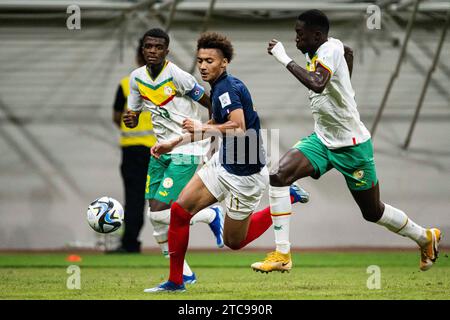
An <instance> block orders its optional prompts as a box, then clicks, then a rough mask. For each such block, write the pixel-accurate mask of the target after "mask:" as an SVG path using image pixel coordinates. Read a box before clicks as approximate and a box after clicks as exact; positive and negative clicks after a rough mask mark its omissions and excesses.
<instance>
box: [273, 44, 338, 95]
mask: <svg viewBox="0 0 450 320" xmlns="http://www.w3.org/2000/svg"><path fill="white" fill-rule="evenodd" d="M267 51H268V53H269V54H270V55H273V56H274V57H275V59H277V60H278V61H279V62H280V63H281V64H283V65H284V66H285V67H286V68H287V69H288V70H289V71H290V72H291V73H292V74H293V75H294V76H295V77H296V78H297V79H298V80H299V81H300V82H301V83H303V85H304V86H305V87H307V88H308V89H310V90H312V91H314V92H316V93H322V92H323V90H325V87H326V85H327V83H328V81H329V80H330V76H331V74H330V71H329V70H328V69H326V68H324V67H323V66H322V65H321V64H318V65H317V68H316V71H314V72H312V71H308V70H306V69H305V68H302V67H300V66H299V65H298V64H297V63H296V62H295V61H294V60H292V59H291V58H289V56H288V55H287V54H286V51H285V50H284V47H283V44H282V43H281V42H278V41H277V40H271V41H270V42H269V47H268V48H267Z"/></svg>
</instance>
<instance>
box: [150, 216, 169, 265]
mask: <svg viewBox="0 0 450 320" xmlns="http://www.w3.org/2000/svg"><path fill="white" fill-rule="evenodd" d="M147 216H148V217H149V219H150V222H151V223H152V225H153V236H154V237H155V240H156V242H157V243H158V245H159V247H160V248H161V252H162V254H163V255H164V256H165V257H166V258H168V257H169V243H168V232H169V223H170V209H166V210H162V211H150V209H149V210H148V213H147Z"/></svg>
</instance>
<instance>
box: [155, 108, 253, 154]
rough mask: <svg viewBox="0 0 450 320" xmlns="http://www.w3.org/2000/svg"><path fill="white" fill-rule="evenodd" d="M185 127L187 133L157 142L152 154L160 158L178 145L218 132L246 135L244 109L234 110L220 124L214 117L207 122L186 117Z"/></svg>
mask: <svg viewBox="0 0 450 320" xmlns="http://www.w3.org/2000/svg"><path fill="white" fill-rule="evenodd" d="M183 129H184V130H186V131H187V133H186V134H183V135H181V136H179V137H178V138H176V139H173V140H169V141H163V142H160V143H157V144H156V145H155V146H153V147H152V148H151V150H150V152H151V154H152V156H154V157H156V158H159V157H160V155H161V154H164V153H168V152H170V151H172V150H173V149H174V148H175V147H177V146H181V145H184V144H187V143H190V142H194V141H200V140H203V139H206V138H209V137H214V136H215V135H218V134H222V135H244V134H245V130H246V129H245V118H244V111H243V110H242V109H236V110H233V111H232V112H230V115H229V116H228V121H227V122H225V123H220V124H216V123H215V122H214V120H212V119H211V120H209V121H208V122H207V123H201V122H199V121H195V120H192V119H185V120H184V121H183Z"/></svg>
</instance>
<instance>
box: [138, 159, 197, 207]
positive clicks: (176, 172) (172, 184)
mask: <svg viewBox="0 0 450 320" xmlns="http://www.w3.org/2000/svg"><path fill="white" fill-rule="evenodd" d="M199 163H200V157H198V156H193V155H185V154H163V155H161V157H160V158H159V159H157V158H155V157H151V158H150V163H149V165H148V173H147V183H146V186H145V199H155V200H158V201H161V202H164V203H167V204H172V202H173V201H176V200H177V199H178V196H179V194H180V192H181V190H183V188H184V187H185V186H186V185H187V183H188V182H189V180H191V178H192V177H193V176H194V174H195V171H196V170H197V167H198V164H199ZM150 177H151V178H150Z"/></svg>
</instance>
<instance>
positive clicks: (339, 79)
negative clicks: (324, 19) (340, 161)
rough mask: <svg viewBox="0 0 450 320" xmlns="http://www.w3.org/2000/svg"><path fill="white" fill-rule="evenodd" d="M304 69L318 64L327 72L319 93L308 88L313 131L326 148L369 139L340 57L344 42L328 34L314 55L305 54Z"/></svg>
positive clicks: (353, 143)
mask: <svg viewBox="0 0 450 320" xmlns="http://www.w3.org/2000/svg"><path fill="white" fill-rule="evenodd" d="M306 61H307V62H306V69H307V70H308V71H315V70H316V68H317V66H318V65H319V64H320V65H321V66H323V67H324V68H325V69H327V70H328V71H329V72H330V73H331V77H330V80H329V81H328V84H327V85H326V87H325V90H324V91H323V92H322V93H315V92H313V91H312V90H310V91H309V99H310V102H311V110H312V114H313V117H314V122H315V124H314V131H315V132H316V134H317V136H318V137H319V139H320V140H321V141H322V142H323V144H324V145H325V146H327V148H329V149H337V148H342V147H347V146H352V145H356V144H360V143H362V142H365V141H367V140H368V139H370V132H369V131H368V130H367V128H366V127H365V126H364V124H363V123H362V122H361V120H360V116H359V112H358V110H357V106H356V101H355V91H354V90H353V87H352V84H351V82H350V72H349V70H348V66H347V62H346V61H345V58H344V44H343V43H342V42H341V41H340V40H338V39H334V38H328V41H327V42H325V43H323V44H322V45H321V46H320V47H319V49H318V50H317V51H316V54H315V55H314V57H312V58H310V57H309V55H308V54H306Z"/></svg>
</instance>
